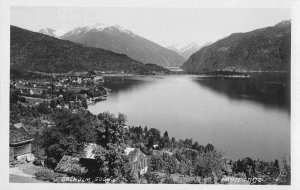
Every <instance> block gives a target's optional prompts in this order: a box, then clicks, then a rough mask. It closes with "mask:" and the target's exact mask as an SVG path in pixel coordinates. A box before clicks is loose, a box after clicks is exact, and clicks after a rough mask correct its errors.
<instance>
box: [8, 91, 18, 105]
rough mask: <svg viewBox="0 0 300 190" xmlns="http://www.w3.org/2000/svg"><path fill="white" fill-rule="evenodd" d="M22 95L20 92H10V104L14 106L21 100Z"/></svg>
mask: <svg viewBox="0 0 300 190" xmlns="http://www.w3.org/2000/svg"><path fill="white" fill-rule="evenodd" d="M20 94H21V93H20V91H19V90H14V91H10V103H12V104H15V103H17V102H18V100H19V95H20Z"/></svg>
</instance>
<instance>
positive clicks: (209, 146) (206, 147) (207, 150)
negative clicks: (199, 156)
mask: <svg viewBox="0 0 300 190" xmlns="http://www.w3.org/2000/svg"><path fill="white" fill-rule="evenodd" d="M214 150H215V147H214V145H212V144H210V143H208V144H207V145H206V146H205V148H204V152H212V151H214Z"/></svg>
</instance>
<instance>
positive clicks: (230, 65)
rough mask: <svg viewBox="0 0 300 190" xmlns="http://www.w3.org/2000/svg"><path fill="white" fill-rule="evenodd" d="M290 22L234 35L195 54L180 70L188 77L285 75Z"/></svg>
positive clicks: (288, 50)
mask: <svg viewBox="0 0 300 190" xmlns="http://www.w3.org/2000/svg"><path fill="white" fill-rule="evenodd" d="M290 59H291V21H290V20H289V21H282V22H280V23H278V24H276V25H274V26H271V27H266V28H261V29H257V30H254V31H250V32H246V33H234V34H231V35H230V36H228V37H225V38H223V39H221V40H218V41H217V42H215V43H213V44H211V45H208V46H205V47H203V48H201V49H200V50H199V51H197V52H195V53H194V54H193V55H191V56H190V58H189V59H188V60H187V61H186V62H185V63H184V64H183V65H182V66H181V68H182V69H183V70H186V71H188V72H191V73H201V72H209V71H220V70H225V71H240V72H244V71H289V69H290V61H291V60H290Z"/></svg>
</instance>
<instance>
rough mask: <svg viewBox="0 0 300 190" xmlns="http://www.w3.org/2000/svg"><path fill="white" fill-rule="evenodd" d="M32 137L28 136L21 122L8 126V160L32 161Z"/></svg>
mask: <svg viewBox="0 0 300 190" xmlns="http://www.w3.org/2000/svg"><path fill="white" fill-rule="evenodd" d="M33 140H34V139H33V138H32V137H31V136H30V134H29V133H28V131H27V130H26V128H25V127H24V125H23V124H22V123H17V124H14V125H10V128H9V160H10V161H13V160H21V159H26V161H32V160H33V159H34V158H33V155H32V154H31V143H32V141H33Z"/></svg>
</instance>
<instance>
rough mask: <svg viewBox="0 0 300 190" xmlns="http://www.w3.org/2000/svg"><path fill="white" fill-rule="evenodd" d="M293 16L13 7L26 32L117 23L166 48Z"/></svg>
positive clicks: (248, 11)
mask: <svg viewBox="0 0 300 190" xmlns="http://www.w3.org/2000/svg"><path fill="white" fill-rule="evenodd" d="M290 17H291V13H290V10H289V9H262V8H252V9H251V8H243V9H241V8H113V7H112V8H105V7H98V8H89V7H29V6H18V7H16V6H15V7H11V24H12V25H15V26H18V27H21V28H24V29H28V30H32V31H39V30H40V29H41V28H46V27H49V28H52V29H56V30H58V31H60V33H62V32H63V31H65V32H67V31H70V30H72V29H74V28H76V27H79V26H91V25H94V24H96V23H104V24H113V25H114V24H116V25H120V26H122V27H124V28H127V29H129V30H131V31H132V32H134V33H136V34H138V35H140V36H142V37H145V38H147V39H149V40H151V41H153V42H155V43H158V44H160V45H162V46H165V47H166V46H169V45H173V44H179V45H185V44H188V43H191V42H197V43H198V44H199V45H202V44H205V43H207V42H215V41H217V40H218V39H221V38H223V37H226V36H228V35H230V34H232V33H236V32H248V31H251V30H255V29H258V28H262V27H267V26H273V25H275V24H276V23H278V22H280V21H282V20H288V19H290Z"/></svg>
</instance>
